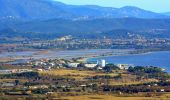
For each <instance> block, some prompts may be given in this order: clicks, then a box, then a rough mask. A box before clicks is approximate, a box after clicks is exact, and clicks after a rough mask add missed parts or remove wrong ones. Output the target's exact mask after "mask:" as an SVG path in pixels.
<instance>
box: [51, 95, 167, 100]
mask: <svg viewBox="0 0 170 100" xmlns="http://www.w3.org/2000/svg"><path fill="white" fill-rule="evenodd" d="M168 95H170V94H168ZM52 98H53V100H170V98H169V97H168V96H165V95H163V96H157V97H156V96H155V97H144V96H143V97H142V96H141V97H140V96H131V97H130V96H129V97H128V96H124V97H123V96H122V97H121V96H114V95H110V94H105V95H104V94H90V95H77V96H76V95H75V96H59V97H58V96H56V97H55V95H53V96H51V99H52Z"/></svg>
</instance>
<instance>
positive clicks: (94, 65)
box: [85, 64, 97, 68]
mask: <svg viewBox="0 0 170 100" xmlns="http://www.w3.org/2000/svg"><path fill="white" fill-rule="evenodd" d="M96 66H97V64H85V67H87V68H94V67H96Z"/></svg>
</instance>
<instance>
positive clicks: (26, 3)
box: [0, 0, 167, 20]
mask: <svg viewBox="0 0 170 100" xmlns="http://www.w3.org/2000/svg"><path fill="white" fill-rule="evenodd" d="M0 4H1V6H0V19H3V20H4V19H15V20H16V19H22V20H33V19H34V20H35V19H38V20H46V19H54V18H63V19H74V20H82V19H83V20H84V19H96V18H124V17H135V18H167V16H166V15H163V14H159V13H154V12H151V11H146V10H143V9H140V8H137V7H130V6H127V7H122V8H111V7H100V6H95V5H85V6H75V5H66V4H64V3H61V2H56V1H53V0H0Z"/></svg>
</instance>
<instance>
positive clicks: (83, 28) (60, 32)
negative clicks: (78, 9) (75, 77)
mask: <svg viewBox="0 0 170 100" xmlns="http://www.w3.org/2000/svg"><path fill="white" fill-rule="evenodd" d="M169 26H170V19H139V18H102V19H93V20H66V19H52V20H46V21H38V20H37V21H31V22H25V23H20V22H19V23H15V24H14V23H13V24H11V26H9V27H8V28H4V29H1V31H0V37H11V36H12V37H15V36H17V37H29V38H49V37H50V38H55V37H58V36H65V35H73V36H76V37H102V36H104V35H106V36H108V37H118V36H119V37H122V36H123V37H125V36H127V33H128V32H130V33H131V32H132V33H137V34H142V35H145V36H148V37H152V36H155V35H156V36H159V37H163V38H170V34H169V33H170V27H169Z"/></svg>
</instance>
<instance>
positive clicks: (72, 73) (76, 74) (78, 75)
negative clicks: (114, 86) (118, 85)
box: [39, 69, 118, 80]
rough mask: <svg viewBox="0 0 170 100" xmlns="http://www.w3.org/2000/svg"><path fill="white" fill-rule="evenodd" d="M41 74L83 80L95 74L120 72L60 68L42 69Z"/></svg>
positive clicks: (110, 74)
mask: <svg viewBox="0 0 170 100" xmlns="http://www.w3.org/2000/svg"><path fill="white" fill-rule="evenodd" d="M39 73H40V74H41V75H52V76H67V77H70V78H75V79H77V80H83V79H84V78H86V77H93V76H96V75H98V76H104V75H109V76H116V75H118V74H115V73H109V74H106V73H103V72H95V71H79V70H68V69H67V70H66V69H58V70H51V71H42V72H39Z"/></svg>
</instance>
